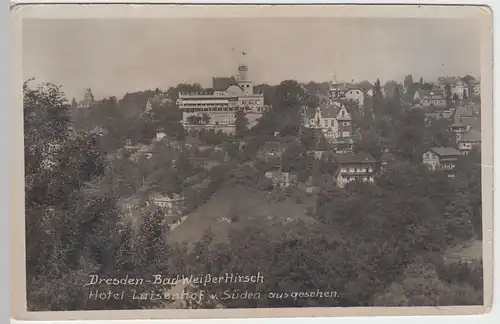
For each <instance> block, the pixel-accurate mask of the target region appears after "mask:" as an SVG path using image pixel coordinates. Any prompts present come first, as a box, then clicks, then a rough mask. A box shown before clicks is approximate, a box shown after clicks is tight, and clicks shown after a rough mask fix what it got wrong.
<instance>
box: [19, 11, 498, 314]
mask: <svg viewBox="0 0 500 324" xmlns="http://www.w3.org/2000/svg"><path fill="white" fill-rule="evenodd" d="M91 7H92V6H90V7H89V8H90V9H89V8H87V9H82V10H83V12H85V13H87V14H85V15H84V14H75V15H68V16H65V15H64V14H61V15H59V17H57V16H55V15H47V17H44V16H43V15H42V14H34V15H30V14H29V13H30V12H36V8H32V9H31V11H29V10H28V11H26V13H27V14H26V16H27V17H23V19H19V21H20V22H19V26H20V29H19V30H21V31H20V32H19V33H18V38H19V40H18V43H19V54H18V57H19V66H20V70H19V71H17V72H16V73H17V74H18V78H19V80H21V79H22V80H21V82H20V85H19V88H21V87H22V90H21V89H18V92H19V95H18V96H19V99H18V100H19V103H20V105H19V108H18V110H19V113H16V114H18V115H19V116H21V115H22V117H19V118H22V121H20V126H19V127H20V129H19V137H20V139H19V143H20V144H19V150H18V153H17V154H18V155H19V161H21V165H20V166H19V170H20V172H22V179H21V180H19V181H21V183H19V185H18V186H19V188H20V190H19V191H20V193H19V197H20V198H19V201H21V204H23V206H20V207H19V211H20V212H19V213H16V214H14V215H12V218H15V219H16V220H15V222H22V223H19V224H21V225H19V226H20V227H19V226H18V228H20V232H16V234H15V236H16V240H17V241H16V242H20V245H19V246H22V248H19V250H20V252H21V253H24V255H23V256H21V258H22V261H20V262H21V263H20V264H17V267H18V268H19V269H20V270H19V271H21V272H19V274H22V275H20V276H21V277H20V279H19V280H21V281H23V286H22V289H20V290H23V291H22V292H18V294H19V296H22V298H23V300H22V303H23V305H22V306H21V308H23V309H24V310H25V311H26V312H28V313H40V312H58V311H59V312H60V311H123V310H129V311H130V310H148V311H153V310H165V311H166V310H168V314H171V315H167V316H165V318H169V316H171V317H172V318H174V317H178V316H184V317H186V318H187V317H190V315H189V314H190V313H186V312H185V311H186V310H189V311H194V310H211V311H217V312H220V313H211V314H219V315H220V314H222V315H220V316H221V317H225V315H224V313H223V312H224V311H226V310H231V309H232V310H237V309H244V310H251V309H267V310H268V311H269V310H272V309H280V310H286V309H295V310H296V313H295V314H296V315H297V316H298V315H300V314H308V315H307V316H314V314H316V313H313V312H307V309H314V310H318V313H317V314H324V313H321V309H333V310H335V309H337V310H339V309H343V310H344V311H345V310H348V311H349V310H352V311H354V310H356V309H359V308H374V309H375V308H377V309H378V308H384V309H386V312H387V313H390V312H391V310H394V309H398V308H406V309H408V308H416V309H418V307H430V308H433V309H434V310H437V309H439V308H440V307H453V306H460V308H462V309H466V307H473V306H476V307H478V308H477V309H479V310H482V312H484V311H486V309H487V308H488V307H490V304H491V296H490V295H491V287H490V285H491V278H490V277H491V276H492V275H491V273H492V265H491V262H492V261H491V258H492V255H490V252H488V253H485V242H490V244H491V226H492V225H491V224H492V217H493V216H492V205H493V200H492V196H491V191H492V187H493V183H492V179H491V178H492V156H491V154H492V153H491V152H492V140H493V133H492V123H491V120H492V119H491V114H492V99H491V97H492V76H491V68H489V67H491V61H490V62H488V61H485V59H484V58H485V57H486V58H489V57H491V52H489V51H491V49H490V47H491V44H489V43H490V42H491V34H488V33H487V30H488V28H485V26H489V25H490V24H491V16H490V15H489V12H488V11H487V10H486V9H484V8H483V9H482V8H480V7H479V8H478V7H475V8H474V7H469V8H467V7H461V8H462V9H460V10H458V9H459V8H455V9H457V11H454V9H453V7H449V8H447V9H443V8H442V7H438V6H435V7H434V6H421V7H422V8H417V7H416V6H415V7H411V6H405V7H404V8H403V7H401V8H399V9H400V11H401V12H403V13H404V14H387V15H385V16H384V14H383V13H384V10H383V8H380V7H383V6H377V7H379V8H372V9H368V8H366V9H363V10H361V11H360V12H362V13H363V14H357V12H358V11H359V10H360V7H362V6H350V11H349V10H347V12H348V14H341V13H342V12H345V11H346V9H345V8H343V9H342V8H337V7H336V6H316V7H312V9H314V10H312V9H311V11H310V12H309V11H307V10H305V9H307V6H304V7H302V8H298V7H293V6H282V8H281V10H282V11H279V10H277V8H272V7H259V6H234V7H236V9H234V8H233V9H234V10H235V11H234V12H236V13H237V14H234V15H231V13H230V12H231V10H229V9H228V11H227V14H222V13H223V12H224V11H223V9H221V8H216V7H218V6H215V5H212V6H205V7H204V8H203V7H188V6H186V9H183V8H182V7H183V6H178V7H177V8H176V9H175V10H177V11H175V12H179V13H180V14H179V15H178V16H175V15H174V14H171V15H165V16H164V17H162V16H161V15H159V14H157V15H153V16H151V17H147V16H145V17H141V16H140V15H136V16H134V17H131V16H126V15H125V16H124V17H119V16H117V15H116V14H115V15H111V16H110V17H109V18H105V17H104V16H103V15H101V16H99V15H94V16H93V15H92V14H89V13H91V12H92V11H91V9H92V8H91ZM96 7H98V6H96ZM111 7H113V6H111ZM219 7H222V6H219ZM286 7H288V8H289V9H290V10H289V11H286V10H284V9H286ZM321 7H323V8H321ZM344 7H345V6H344ZM387 7H392V8H393V9H391V10H389V9H387V12H388V13H394V12H400V11H397V10H396V9H397V6H387ZM419 7H420V6H419ZM189 8H191V10H193V12H196V14H193V15H188V14H182V12H188V9H189ZM210 8H212V9H213V12H214V13H215V14H214V15H213V16H211V15H210V12H211V11H210ZM327 8H328V9H327ZM424 9H425V10H424ZM133 10H134V9H130V8H129V9H128V12H131V11H133ZM137 10H141V9H137ZM155 10H158V11H161V10H160V8H159V6H153V7H151V8H150V11H155ZM183 10H185V11H183ZM259 10H260V11H259ZM266 10H267V11H266ZM357 10H358V11H357ZM109 11H112V9H111V10H107V12H109ZM322 11H324V12H328V11H330V12H333V13H334V14H332V15H327V14H323V15H321V14H319V13H321V12H322ZM42 12H44V11H42ZM63 12H64V11H63ZM96 12H97V8H96ZM245 12H248V13H252V14H248V15H245V14H244V13H245ZM259 12H262V13H263V14H262V15H261V14H258V13H259ZM266 12H267V13H268V14H266ZM287 12H293V14H286V13H287ZM301 12H303V14H302V15H301ZM367 12H368V13H370V12H373V13H374V14H373V15H372V14H366V13H367ZM455 12H456V15H454V13H455ZM478 12H479V13H478ZM52 13H54V11H53V12H52ZM313 13H316V14H313ZM335 13H339V14H335ZM375 13H376V14H375ZM381 13H382V14H381ZM433 13H439V14H436V15H434V16H433ZM446 13H449V16H447V14H446ZM22 14H23V9H22V8H21V10H19V11H18V12H17V13H15V14H14V16H15V15H20V16H22ZM488 64H489V65H488ZM485 71H486V72H485ZM16 91H17V90H16ZM16 93H17V92H16ZM21 105H22V106H21ZM21 124H22V126H21ZM21 143H23V144H21ZM21 148H23V149H21ZM485 181H488V182H485ZM488 185H489V186H488ZM16 192H17V191H16ZM485 197H487V199H485ZM485 229H486V230H485ZM485 235H489V236H488V239H485ZM490 249H491V247H489V249H488V250H487V251H490ZM21 250H22V251H21ZM488 292H489V293H488ZM451 309H453V308H451ZM300 310H304V313H300ZM176 312H183V313H182V314H184V315H178V314H181V313H176ZM478 312H479V313H481V311H478ZM144 314H148V313H144ZM165 314H167V313H165ZM176 314H177V315H176ZM232 314H235V313H232ZM246 314H247V315H246V316H250V317H251V316H252V315H251V314H252V313H249V312H248V313H246ZM331 314H332V315H334V314H335V313H334V312H332V313H331ZM353 314H355V313H353ZM447 314H449V312H448V313H447ZM102 315H103V314H101V316H102ZM213 316H215V315H213Z"/></svg>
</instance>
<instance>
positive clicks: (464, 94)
mask: <svg viewBox="0 0 500 324" xmlns="http://www.w3.org/2000/svg"><path fill="white" fill-rule="evenodd" d="M462 98H463V99H464V100H466V99H467V90H465V89H464V93H463V96H462Z"/></svg>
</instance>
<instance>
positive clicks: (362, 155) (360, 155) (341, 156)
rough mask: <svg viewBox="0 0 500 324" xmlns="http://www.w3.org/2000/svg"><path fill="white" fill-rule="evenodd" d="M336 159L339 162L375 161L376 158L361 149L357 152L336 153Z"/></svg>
mask: <svg viewBox="0 0 500 324" xmlns="http://www.w3.org/2000/svg"><path fill="white" fill-rule="evenodd" d="M333 156H334V158H335V160H336V161H337V162H338V163H375V162H377V161H376V160H375V158H374V157H373V156H372V155H371V154H370V153H367V152H363V151H359V152H357V153H350V152H349V153H335V154H334V155H333Z"/></svg>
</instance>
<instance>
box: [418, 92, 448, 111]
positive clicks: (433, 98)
mask: <svg viewBox="0 0 500 324" xmlns="http://www.w3.org/2000/svg"><path fill="white" fill-rule="evenodd" d="M413 100H414V101H415V102H417V103H418V104H420V105H421V106H422V107H429V106H434V107H439V108H445V107H446V95H445V94H444V93H443V91H442V90H441V89H432V90H423V89H420V90H418V91H415V94H414V96H413Z"/></svg>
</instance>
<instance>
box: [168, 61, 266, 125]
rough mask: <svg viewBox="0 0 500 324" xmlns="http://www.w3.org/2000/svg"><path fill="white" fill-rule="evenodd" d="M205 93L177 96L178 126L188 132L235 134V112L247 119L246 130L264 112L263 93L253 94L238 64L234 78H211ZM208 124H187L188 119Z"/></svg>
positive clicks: (244, 71)
mask: <svg viewBox="0 0 500 324" xmlns="http://www.w3.org/2000/svg"><path fill="white" fill-rule="evenodd" d="M212 82H213V86H212V89H211V90H209V91H204V92H194V93H186V92H183V93H180V94H179V99H178V100H177V105H178V107H179V109H180V110H181V111H182V123H183V125H184V127H185V128H187V129H188V130H189V129H214V130H216V131H219V130H220V131H223V132H226V133H234V131H235V125H234V122H235V112H236V111H238V110H243V111H244V112H245V113H246V118H247V120H248V128H251V127H253V126H255V125H256V124H257V121H258V119H259V118H260V117H261V116H262V114H263V113H264V112H265V111H266V110H267V109H268V106H265V105H264V94H262V93H254V87H253V83H252V81H250V80H249V78H248V67H247V66H246V65H240V66H239V67H238V74H237V76H236V77H214V78H213V79H212ZM203 115H207V116H208V117H209V118H210V120H209V121H208V122H206V123H205V122H200V123H195V124H193V123H190V120H191V118H190V117H191V116H197V117H200V118H202V117H203Z"/></svg>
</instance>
